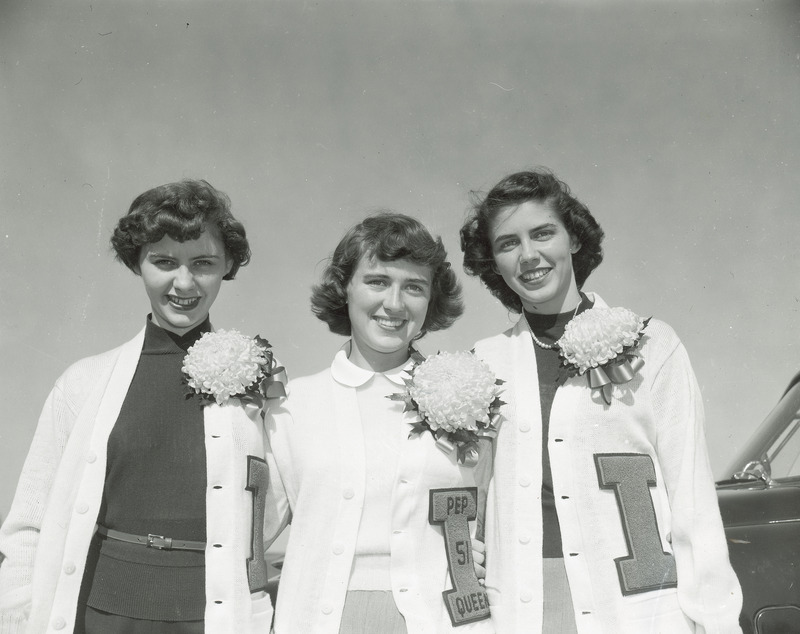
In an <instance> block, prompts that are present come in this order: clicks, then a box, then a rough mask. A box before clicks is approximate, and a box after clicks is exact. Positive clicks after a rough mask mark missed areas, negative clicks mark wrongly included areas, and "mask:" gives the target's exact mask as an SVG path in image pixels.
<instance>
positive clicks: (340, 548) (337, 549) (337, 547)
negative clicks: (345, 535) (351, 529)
mask: <svg viewBox="0 0 800 634" xmlns="http://www.w3.org/2000/svg"><path fill="white" fill-rule="evenodd" d="M343 552H344V544H334V545H333V554H334V555H341V554H342V553H343Z"/></svg>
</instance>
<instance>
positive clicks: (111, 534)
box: [97, 524, 206, 551]
mask: <svg viewBox="0 0 800 634" xmlns="http://www.w3.org/2000/svg"><path fill="white" fill-rule="evenodd" d="M97 532H98V533H100V534H101V535H102V536H103V537H108V538H109V539H116V540H117V541H120V542H128V543H129V544H139V545H140V546H146V547H147V548H157V549H158V550H199V551H205V549H206V543H205V542H193V541H189V540H188V539H173V538H172V537H164V536H163V535H153V534H152V533H151V534H149V535H131V534H130V533H123V532H122V531H115V530H114V529H112V528H106V527H105V526H101V525H100V524H98V525H97Z"/></svg>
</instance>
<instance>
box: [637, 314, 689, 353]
mask: <svg viewBox="0 0 800 634" xmlns="http://www.w3.org/2000/svg"><path fill="white" fill-rule="evenodd" d="M681 346H682V344H681V340H680V338H679V337H678V335H677V333H676V332H675V331H674V330H673V329H672V326H670V325H669V324H667V323H666V322H663V321H661V320H660V319H650V321H648V322H647V327H646V328H645V329H644V336H643V337H642V343H641V344H640V348H641V350H642V353H643V354H645V355H647V356H653V355H655V356H663V357H668V356H669V355H671V354H672V353H673V352H674V351H675V350H676V349H677V348H679V347H681Z"/></svg>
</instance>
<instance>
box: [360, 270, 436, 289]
mask: <svg viewBox="0 0 800 634" xmlns="http://www.w3.org/2000/svg"><path fill="white" fill-rule="evenodd" d="M389 277H390V276H389V275H387V274H386V273H367V274H365V275H364V279H365V280H374V279H381V280H388V279H389ZM409 282H411V283H413V284H421V285H423V286H430V285H431V282H429V281H428V280H426V279H425V278H424V277H408V278H406V279H405V280H403V283H404V284H408V283H409Z"/></svg>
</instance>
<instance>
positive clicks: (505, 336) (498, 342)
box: [474, 326, 517, 356]
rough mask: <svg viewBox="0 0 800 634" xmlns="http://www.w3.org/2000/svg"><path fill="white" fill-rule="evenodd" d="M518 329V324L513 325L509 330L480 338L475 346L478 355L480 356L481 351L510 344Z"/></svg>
mask: <svg viewBox="0 0 800 634" xmlns="http://www.w3.org/2000/svg"><path fill="white" fill-rule="evenodd" d="M516 329H517V328H516V326H512V327H511V328H509V329H508V330H506V331H504V332H501V333H500V334H498V335H494V336H492V337H486V338H485V339H479V340H478V341H476V342H475V346H474V348H475V351H476V352H478V356H480V352H483V351H491V350H497V349H501V348H504V347H505V346H508V345H509V343H510V342H511V340H512V338H513V337H514V334H515V330H516Z"/></svg>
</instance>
